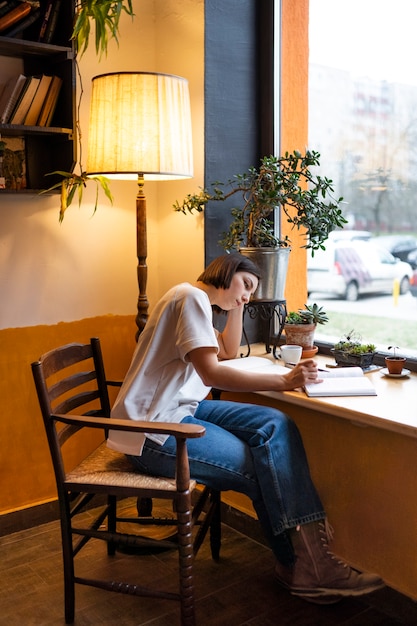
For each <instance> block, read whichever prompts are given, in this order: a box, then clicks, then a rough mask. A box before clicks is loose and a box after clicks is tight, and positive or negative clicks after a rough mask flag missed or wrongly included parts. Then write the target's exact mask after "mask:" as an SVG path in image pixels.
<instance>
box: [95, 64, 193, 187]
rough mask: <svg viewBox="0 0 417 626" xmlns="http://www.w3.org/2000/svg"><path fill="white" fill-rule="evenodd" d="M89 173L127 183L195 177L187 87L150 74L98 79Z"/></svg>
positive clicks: (181, 80)
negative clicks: (141, 176) (131, 181)
mask: <svg viewBox="0 0 417 626" xmlns="http://www.w3.org/2000/svg"><path fill="white" fill-rule="evenodd" d="M86 169H87V173H88V174H89V175H93V174H103V175H105V176H107V177H109V178H119V179H124V180H129V179H132V180H137V178H138V174H141V175H143V177H144V179H145V180H169V179H176V178H189V177H191V176H192V175H193V155H192V135H191V113H190V97H189V92H188V81H187V80H186V79H184V78H181V77H179V76H172V75H169V74H159V73H148V72H121V73H115V74H103V75H101V76H96V77H95V78H93V82H92V95H91V106H90V125H89V136H88V157H87V168H86Z"/></svg>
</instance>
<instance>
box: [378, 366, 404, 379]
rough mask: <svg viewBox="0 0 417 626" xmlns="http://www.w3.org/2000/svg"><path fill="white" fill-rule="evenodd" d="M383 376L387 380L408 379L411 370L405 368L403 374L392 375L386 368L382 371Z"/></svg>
mask: <svg viewBox="0 0 417 626" xmlns="http://www.w3.org/2000/svg"><path fill="white" fill-rule="evenodd" d="M381 374H382V375H383V376H386V377H387V378H408V377H409V375H410V370H406V369H405V368H403V371H402V372H401V374H390V373H389V371H388V369H387V368H386V367H384V369H382V370H381Z"/></svg>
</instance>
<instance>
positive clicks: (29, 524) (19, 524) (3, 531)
mask: <svg viewBox="0 0 417 626" xmlns="http://www.w3.org/2000/svg"><path fill="white" fill-rule="evenodd" d="M58 518H59V508H58V501H57V500H54V501H53V502H47V503H46V504H39V505H37V506H31V507H29V508H27V509H21V510H20V511H13V512H12V513H4V514H3V515H0V537H3V536H4V535H10V534H11V533H18V532H20V531H21V530H27V529H28V528H33V527H34V526H40V525H41V524H47V523H48V522H53V521H55V520H57V519H58Z"/></svg>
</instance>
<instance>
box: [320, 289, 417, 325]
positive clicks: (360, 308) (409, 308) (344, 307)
mask: <svg viewBox="0 0 417 626" xmlns="http://www.w3.org/2000/svg"><path fill="white" fill-rule="evenodd" d="M313 302H317V304H318V305H320V306H322V307H323V308H324V309H325V310H326V311H327V312H330V311H336V312H338V313H352V314H359V315H369V316H372V317H375V316H377V317H386V318H388V319H403V320H412V321H414V320H415V321H417V298H415V297H413V296H412V295H411V293H407V294H405V295H403V296H398V298H397V300H395V299H394V297H393V296H392V295H391V296H390V295H380V296H370V297H361V298H359V299H358V300H357V301H356V302H348V301H347V300H342V299H338V298H336V297H335V296H331V295H328V294H320V293H319V292H316V293H312V294H310V298H309V300H308V303H309V304H312V303H313Z"/></svg>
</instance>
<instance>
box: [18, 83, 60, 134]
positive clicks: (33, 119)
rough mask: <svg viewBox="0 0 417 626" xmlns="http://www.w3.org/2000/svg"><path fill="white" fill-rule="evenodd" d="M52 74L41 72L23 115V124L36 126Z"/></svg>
mask: <svg viewBox="0 0 417 626" xmlns="http://www.w3.org/2000/svg"><path fill="white" fill-rule="evenodd" d="M52 78H53V76H48V75H47V74H43V75H42V76H41V78H40V83H39V86H38V88H37V90H36V93H35V95H34V97H33V100H32V102H31V104H30V107H29V110H28V112H27V115H26V117H25V122H24V124H25V126H37V123H38V118H39V115H40V112H41V110H42V106H43V103H44V102H45V98H46V95H47V93H48V90H49V87H50V85H51V82H52Z"/></svg>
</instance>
